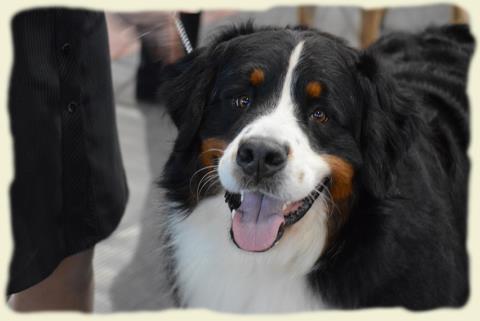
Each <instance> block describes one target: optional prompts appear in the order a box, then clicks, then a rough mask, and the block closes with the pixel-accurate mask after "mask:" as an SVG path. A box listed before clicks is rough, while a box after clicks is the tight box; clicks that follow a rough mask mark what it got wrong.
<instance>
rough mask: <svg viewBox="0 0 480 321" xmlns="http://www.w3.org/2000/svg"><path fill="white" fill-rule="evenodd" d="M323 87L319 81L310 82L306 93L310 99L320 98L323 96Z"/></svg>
mask: <svg viewBox="0 0 480 321" xmlns="http://www.w3.org/2000/svg"><path fill="white" fill-rule="evenodd" d="M322 91H323V87H322V84H321V83H319V82H318V81H310V82H309V83H308V84H307V86H306V87H305V92H306V93H307V96H308V97H310V98H318V97H320V95H321V94H322Z"/></svg>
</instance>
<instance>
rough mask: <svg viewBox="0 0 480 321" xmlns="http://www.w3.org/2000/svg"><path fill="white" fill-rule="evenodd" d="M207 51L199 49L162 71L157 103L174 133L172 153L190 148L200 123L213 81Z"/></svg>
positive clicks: (212, 71)
mask: <svg viewBox="0 0 480 321" xmlns="http://www.w3.org/2000/svg"><path fill="white" fill-rule="evenodd" d="M207 51H208V50H207V48H199V49H196V50H194V51H193V52H192V53H190V54H189V55H187V56H185V57H184V58H182V59H180V60H179V61H178V62H176V63H175V64H172V65H168V66H166V67H165V68H164V69H163V71H162V80H161V81H162V85H161V87H160V90H159V99H160V100H161V101H162V102H163V103H164V104H165V107H166V109H167V112H168V114H169V115H170V117H171V118H172V120H173V122H174V124H175V125H176V127H177V129H178V138H177V142H178V144H176V146H175V150H177V151H178V149H181V148H185V149H188V148H190V145H191V143H192V141H193V138H194V136H195V134H196V133H197V130H198V128H199V126H200V123H201V121H202V115H203V111H204V108H205V105H206V104H207V100H208V97H209V91H210V87H211V84H212V82H213V78H214V72H215V71H214V69H215V68H214V66H212V62H211V61H209V59H208V53H207Z"/></svg>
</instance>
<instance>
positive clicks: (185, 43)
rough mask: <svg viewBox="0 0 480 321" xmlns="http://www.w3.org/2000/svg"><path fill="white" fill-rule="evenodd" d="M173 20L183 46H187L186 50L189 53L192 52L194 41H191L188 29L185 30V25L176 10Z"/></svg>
mask: <svg viewBox="0 0 480 321" xmlns="http://www.w3.org/2000/svg"><path fill="white" fill-rule="evenodd" d="M172 15H173V20H174V21H175V27H176V28H177V33H178V36H179V37H180V40H181V41H182V45H183V48H185V51H186V52H187V54H189V53H191V52H192V50H193V48H192V43H191V42H190V39H189V38H188V34H187V31H186V30H185V27H184V25H183V23H182V21H181V20H180V18H179V17H178V15H177V13H176V12H173V14H172Z"/></svg>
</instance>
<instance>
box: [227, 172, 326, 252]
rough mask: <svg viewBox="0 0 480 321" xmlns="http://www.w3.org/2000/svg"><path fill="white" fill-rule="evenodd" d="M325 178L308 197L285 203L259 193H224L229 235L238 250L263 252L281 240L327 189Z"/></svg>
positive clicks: (244, 191) (246, 191)
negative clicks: (230, 217)
mask: <svg viewBox="0 0 480 321" xmlns="http://www.w3.org/2000/svg"><path fill="white" fill-rule="evenodd" d="M328 185H329V179H328V178H327V179H324V180H323V181H322V182H321V183H320V184H319V185H318V186H317V187H316V188H314V189H313V190H312V191H311V192H310V193H309V194H308V195H306V196H305V197H304V198H302V199H300V200H297V201H285V200H282V199H279V198H276V197H274V196H272V195H270V194H267V193H263V192H262V191H253V190H242V191H241V192H240V193H233V192H229V191H227V192H226V193H225V202H226V203H227V205H228V207H229V208H230V210H231V212H232V226H231V229H230V236H231V239H232V241H233V243H234V244H235V245H236V246H237V247H238V248H240V249H242V250H245V251H249V252H265V251H268V250H270V249H271V248H272V247H274V246H275V245H276V244H277V243H279V241H280V240H281V238H282V236H283V234H284V232H285V229H287V228H288V227H289V226H292V225H294V224H295V223H297V222H298V221H300V220H301V219H302V218H303V217H304V216H305V215H306V214H307V213H308V211H309V210H310V208H311V207H312V205H313V204H314V203H315V201H316V200H317V199H318V197H319V196H320V195H321V194H323V193H325V192H326V190H327V189H328Z"/></svg>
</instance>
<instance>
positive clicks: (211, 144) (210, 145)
mask: <svg viewBox="0 0 480 321" xmlns="http://www.w3.org/2000/svg"><path fill="white" fill-rule="evenodd" d="M226 146H227V143H226V142H225V141H224V140H221V139H218V138H207V139H205V140H203V141H202V146H201V152H200V161H201V162H202V164H203V165H204V166H211V165H215V160H216V159H218V158H220V157H221V156H222V155H223V151H224V150H225V148H226Z"/></svg>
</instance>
